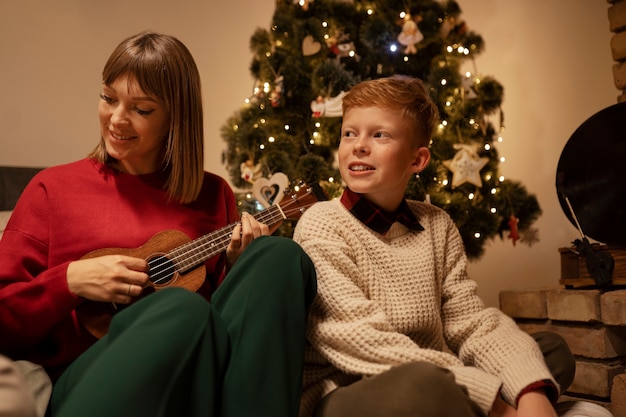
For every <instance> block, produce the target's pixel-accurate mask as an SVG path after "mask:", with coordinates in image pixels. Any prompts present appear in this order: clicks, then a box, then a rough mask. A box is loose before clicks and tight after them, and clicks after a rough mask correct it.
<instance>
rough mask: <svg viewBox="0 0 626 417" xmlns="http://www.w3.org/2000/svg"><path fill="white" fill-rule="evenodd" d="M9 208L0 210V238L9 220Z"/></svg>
mask: <svg viewBox="0 0 626 417" xmlns="http://www.w3.org/2000/svg"><path fill="white" fill-rule="evenodd" d="M11 213H13V211H11V210H5V211H0V238H2V233H3V232H4V228H5V227H6V225H7V223H8V222H9V217H11Z"/></svg>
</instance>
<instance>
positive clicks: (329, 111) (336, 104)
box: [311, 91, 346, 118]
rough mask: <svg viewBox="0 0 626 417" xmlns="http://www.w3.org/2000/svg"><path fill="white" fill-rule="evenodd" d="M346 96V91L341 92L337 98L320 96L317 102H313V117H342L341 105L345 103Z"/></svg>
mask: <svg viewBox="0 0 626 417" xmlns="http://www.w3.org/2000/svg"><path fill="white" fill-rule="evenodd" d="M345 95H346V92H345V91H342V92H340V93H339V94H338V95H336V96H335V97H329V98H324V97H322V96H321V95H318V96H317V97H316V98H315V100H313V101H312V102H311V111H312V112H313V113H312V116H313V117H316V118H317V117H341V114H342V113H341V112H342V110H341V104H342V103H343V96H345Z"/></svg>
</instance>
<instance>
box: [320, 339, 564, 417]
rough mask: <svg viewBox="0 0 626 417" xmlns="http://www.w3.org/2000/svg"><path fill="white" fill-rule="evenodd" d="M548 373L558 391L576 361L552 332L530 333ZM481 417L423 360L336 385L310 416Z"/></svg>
mask: <svg viewBox="0 0 626 417" xmlns="http://www.w3.org/2000/svg"><path fill="white" fill-rule="evenodd" d="M532 337H533V338H534V339H535V340H536V341H537V343H538V344H539V347H540V349H541V352H542V353H543V355H544V358H545V361H546V364H547V365H548V368H549V369H550V372H551V373H552V375H553V376H554V378H555V379H556V381H557V383H558V384H559V385H560V386H561V392H564V391H565V390H566V389H567V387H569V386H570V384H571V383H572V381H573V380H574V372H575V368H576V363H575V361H574V357H573V356H572V354H571V352H570V350H569V348H568V347H567V344H566V343H565V341H564V340H563V339H562V338H561V337H560V336H559V335H557V334H556V333H551V332H539V333H535V334H533V335H532ZM352 416H354V417H387V416H394V417H433V416H437V417H459V416H464V417H479V416H480V417H484V413H483V412H482V410H481V409H480V408H479V407H478V405H477V404H476V403H474V402H473V401H472V400H471V399H470V398H469V396H468V395H467V392H466V390H465V389H464V388H463V387H461V386H460V385H457V384H456V382H455V381H454V375H453V374H452V373H451V372H450V371H448V370H446V369H444V368H440V367H438V366H435V365H433V364H431V363H428V362H413V363H409V364H406V365H401V366H398V367H395V368H392V369H391V370H389V371H387V372H384V373H382V374H379V375H376V376H373V377H371V378H365V379H362V380H360V381H358V382H355V383H353V384H352V385H348V386H346V387H341V388H337V389H336V390H334V391H333V392H331V393H330V394H328V395H327V396H326V397H324V398H323V399H322V401H321V402H320V404H319V405H318V406H317V409H316V411H315V417H352Z"/></svg>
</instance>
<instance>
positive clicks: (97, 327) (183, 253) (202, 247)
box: [76, 183, 326, 339]
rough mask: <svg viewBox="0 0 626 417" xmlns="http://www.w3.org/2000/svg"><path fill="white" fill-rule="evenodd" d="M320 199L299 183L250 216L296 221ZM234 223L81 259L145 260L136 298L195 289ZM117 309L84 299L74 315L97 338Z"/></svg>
mask: <svg viewBox="0 0 626 417" xmlns="http://www.w3.org/2000/svg"><path fill="white" fill-rule="evenodd" d="M323 200H326V195H325V193H324V191H323V190H322V188H321V187H320V186H319V184H317V183H315V184H311V185H300V186H299V187H297V189H296V192H295V193H290V192H288V191H285V196H284V198H283V199H282V200H281V201H280V203H279V204H274V205H272V206H270V207H269V208H267V209H265V210H263V211H261V212H259V213H256V214H255V215H254V216H253V217H254V218H255V219H256V220H258V221H259V222H261V223H265V224H267V225H268V226H272V225H275V224H277V223H279V222H281V221H283V220H287V219H288V220H298V219H299V218H300V216H301V215H302V213H304V211H305V210H306V209H307V208H309V207H310V206H311V205H313V204H314V203H316V202H317V201H323ZM236 224H237V223H232V224H229V225H228V226H224V227H222V228H220V229H218V230H215V231H213V232H211V233H209V234H206V235H203V236H200V237H199V238H197V239H194V240H191V239H190V238H189V237H188V236H187V235H186V234H185V233H183V232H180V231H178V230H164V231H162V232H159V233H157V234H156V235H154V236H153V237H152V238H150V239H149V240H148V241H147V242H146V243H145V244H143V245H142V246H140V247H138V248H130V249H125V248H106V249H97V250H95V251H93V252H89V253H88V254H87V255H85V256H83V257H82V258H81V259H89V258H95V257H98V256H104V255H114V254H122V255H128V256H133V257H136V258H143V259H146V260H147V261H148V278H149V281H148V284H147V287H146V288H144V291H143V292H142V295H140V296H139V297H137V299H139V298H142V297H144V296H146V295H148V294H151V293H152V292H154V291H158V290H161V289H163V288H167V287H183V288H186V289H188V290H190V291H193V292H195V291H197V290H198V289H199V288H200V286H201V285H202V283H203V282H204V280H205V277H206V272H205V267H204V262H205V261H206V260H208V259H210V258H212V257H213V256H215V255H218V254H220V253H221V252H223V251H225V250H226V248H227V247H228V244H229V243H230V239H231V236H232V230H233V228H234V227H235V226H236ZM134 301H137V300H134ZM134 301H133V302H134ZM131 304H132V302H131ZM128 305H129V304H128ZM120 308H123V306H118V305H116V304H115V303H106V302H97V301H85V302H83V303H82V304H81V305H79V306H78V307H77V308H76V314H77V317H78V320H79V321H80V322H81V323H82V324H83V326H84V327H85V328H86V329H87V330H88V331H89V332H90V333H91V334H93V335H94V336H95V337H97V338H98V339H99V338H101V337H102V336H104V335H105V334H106V333H107V332H108V330H109V325H110V323H111V320H112V318H113V315H114V314H115V313H116V312H117V311H119V309H120Z"/></svg>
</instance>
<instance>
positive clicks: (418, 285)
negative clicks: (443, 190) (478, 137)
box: [294, 76, 606, 417]
mask: <svg viewBox="0 0 626 417" xmlns="http://www.w3.org/2000/svg"><path fill="white" fill-rule="evenodd" d="M437 123H438V111H437V108H436V106H435V104H434V103H433V102H432V101H431V99H430V98H429V95H428V91H427V90H426V88H425V87H424V85H423V84H422V82H421V81H420V80H418V79H415V78H411V77H406V76H393V77H390V78H384V79H378V80H372V81H365V82H363V83H360V84H358V85H357V86H355V87H354V88H353V89H352V90H351V91H350V92H348V94H347V95H346V96H345V97H344V98H343V125H342V129H341V143H340V145H339V152H338V160H339V168H340V172H341V176H342V178H343V180H344V181H345V185H346V190H345V192H344V193H343V195H342V196H341V198H340V199H338V200H333V201H328V202H323V203H318V204H316V205H315V206H313V207H312V208H310V209H309V210H307V211H306V212H305V213H304V215H303V216H302V218H301V219H300V221H299V222H298V224H297V227H296V230H295V233H294V240H295V241H296V242H298V243H299V244H300V245H301V246H302V247H303V248H304V250H305V252H307V254H308V255H309V256H310V257H311V259H312V260H313V263H314V264H315V268H316V271H317V276H318V298H317V300H316V301H315V303H314V305H313V307H312V310H311V315H310V321H309V328H308V331H307V338H308V342H309V345H308V347H307V352H306V366H305V376H304V385H303V390H304V391H303V397H302V404H301V413H300V414H301V416H303V417H308V416H311V415H315V416H316V417H335V416H337V417H339V416H341V417H346V416H358V417H370V416H371V417H374V416H377V417H378V416H380V417H383V416H385V417H387V416H393V417H404V416H407V417H408V416H411V417H415V416H424V417H433V416H437V417H445V416H450V417H459V416H464V417H466V416H486V415H489V416H519V417H555V416H557V413H556V411H555V409H554V407H553V404H554V403H555V402H556V400H557V398H558V395H559V392H563V391H565V389H566V388H567V386H569V384H570V383H571V382H572V379H573V375H574V369H575V362H574V360H573V357H572V355H571V353H570V352H569V349H568V348H567V346H566V344H565V343H564V341H563V339H561V338H560V337H559V336H558V335H556V334H552V333H547V332H543V333H541V334H537V335H534V336H533V337H531V336H529V335H527V334H526V333H524V332H522V331H521V330H520V329H519V328H518V327H517V326H516V325H515V323H514V322H513V321H512V320H511V319H510V318H508V317H507V316H505V315H504V314H503V313H501V312H500V311H499V310H497V309H495V308H486V307H485V306H484V305H483V303H482V301H481V300H480V299H479V298H478V297H477V295H476V284H475V282H473V281H471V280H470V279H468V277H467V275H466V262H467V261H466V257H465V253H464V248H463V244H462V241H461V238H460V235H459V233H458V231H457V229H456V227H455V226H454V223H453V222H452V220H451V219H450V218H449V217H448V215H447V214H446V213H445V212H444V211H443V210H441V209H439V208H436V207H434V206H432V205H428V204H425V203H420V202H416V201H407V200H405V198H404V191H405V188H406V186H407V182H408V181H409V178H410V177H411V176H412V175H416V174H417V173H419V172H421V171H422V170H423V169H424V168H425V167H426V165H427V164H428V161H429V159H430V152H429V150H428V148H427V146H428V143H429V141H430V139H431V137H432V135H433V131H434V129H435V127H436V125H437ZM599 408H601V407H599ZM602 411H606V410H604V409H602Z"/></svg>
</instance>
